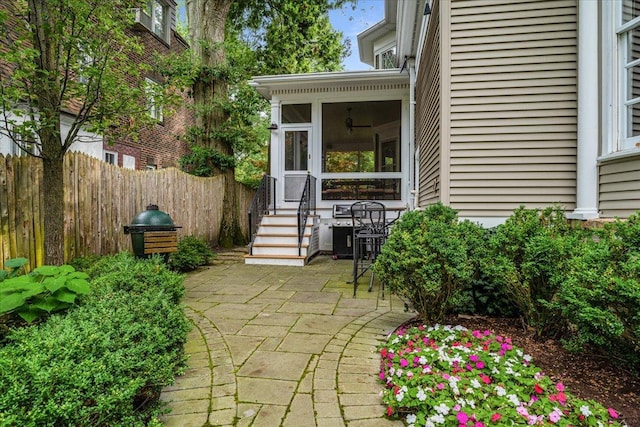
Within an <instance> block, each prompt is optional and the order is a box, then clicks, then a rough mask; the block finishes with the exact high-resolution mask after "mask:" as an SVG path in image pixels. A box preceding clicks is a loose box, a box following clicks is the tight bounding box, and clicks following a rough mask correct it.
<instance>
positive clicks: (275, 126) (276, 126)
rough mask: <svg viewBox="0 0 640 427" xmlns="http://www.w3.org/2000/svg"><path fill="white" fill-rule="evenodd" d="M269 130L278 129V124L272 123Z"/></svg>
mask: <svg viewBox="0 0 640 427" xmlns="http://www.w3.org/2000/svg"><path fill="white" fill-rule="evenodd" d="M267 129H269V130H276V129H278V124H277V123H271V124H270V125H269V127H268V128H267Z"/></svg>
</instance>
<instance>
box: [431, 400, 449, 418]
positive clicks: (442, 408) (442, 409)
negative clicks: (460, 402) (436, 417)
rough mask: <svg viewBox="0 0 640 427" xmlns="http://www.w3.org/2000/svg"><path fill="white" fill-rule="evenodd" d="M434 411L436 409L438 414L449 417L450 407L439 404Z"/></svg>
mask: <svg viewBox="0 0 640 427" xmlns="http://www.w3.org/2000/svg"><path fill="white" fill-rule="evenodd" d="M433 409H435V410H436V412H437V413H439V414H442V415H447V414H448V413H449V407H448V406H447V405H446V404H444V403H441V404H439V405H438V406H436V407H434V408H433Z"/></svg>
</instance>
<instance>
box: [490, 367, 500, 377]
mask: <svg viewBox="0 0 640 427" xmlns="http://www.w3.org/2000/svg"><path fill="white" fill-rule="evenodd" d="M491 373H492V374H494V375H498V374H500V371H499V370H498V368H496V367H495V366H494V367H493V368H491Z"/></svg>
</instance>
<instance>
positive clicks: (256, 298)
mask: <svg viewBox="0 0 640 427" xmlns="http://www.w3.org/2000/svg"><path fill="white" fill-rule="evenodd" d="M351 268H352V263H351V261H350V260H333V259H331V258H330V257H325V256H320V257H317V258H315V259H313V260H312V261H311V262H310V263H309V264H308V265H306V266H305V267H282V266H259V265H245V264H243V263H241V262H226V263H222V264H217V265H213V266H209V267H208V268H206V269H202V270H199V271H198V272H195V273H192V274H189V275H188V276H187V279H186V281H185V286H186V289H187V292H186V296H185V298H184V299H183V302H184V305H185V309H186V313H187V315H188V316H189V318H190V319H191V320H192V322H193V324H194V328H193V330H192V331H191V333H190V334H189V337H188V341H187V345H186V352H187V354H188V355H189V356H190V359H189V369H188V370H187V372H186V373H185V375H183V376H181V377H178V378H177V379H176V383H175V384H174V385H172V386H170V387H167V388H165V389H164V390H163V392H162V395H161V399H162V400H164V401H166V402H169V408H170V409H171V412H170V413H169V414H167V415H165V416H164V417H163V418H162V421H163V422H164V424H165V426H167V427H178V426H180V427H202V426H268V427H271V426H296V427H300V426H305V427H308V426H318V427H325V426H331V427H336V426H352V427H360V426H376V427H378V426H382V427H384V426H394V425H395V426H402V425H404V423H403V422H401V421H390V420H387V419H385V418H384V414H385V407H384V406H383V405H382V403H381V400H380V397H379V393H380V390H381V385H380V384H379V383H378V382H377V374H378V369H379V355H378V353H377V351H376V347H377V346H378V344H379V343H380V342H382V341H383V340H385V339H386V336H387V335H388V334H389V333H390V332H392V331H393V330H394V329H395V328H396V327H397V326H398V325H399V324H401V323H402V322H404V321H406V320H408V319H410V318H411V317H413V316H414V313H407V312H405V311H404V305H403V303H402V302H401V301H400V300H398V299H396V298H390V297H389V295H388V293H387V295H386V298H385V299H382V294H381V292H380V284H379V283H378V282H377V281H375V282H374V288H373V292H367V287H368V283H369V276H365V277H363V278H362V279H360V280H361V281H359V287H358V292H357V296H356V298H353V296H352V294H353V285H351V284H348V283H347V281H349V280H350V279H351V277H350V273H351Z"/></svg>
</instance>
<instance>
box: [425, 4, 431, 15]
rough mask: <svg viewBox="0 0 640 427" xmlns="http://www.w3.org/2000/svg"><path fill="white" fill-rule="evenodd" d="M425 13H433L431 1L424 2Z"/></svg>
mask: <svg viewBox="0 0 640 427" xmlns="http://www.w3.org/2000/svg"><path fill="white" fill-rule="evenodd" d="M424 14H425V15H429V14H431V7H430V6H429V1H427V2H426V3H425V4H424Z"/></svg>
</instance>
